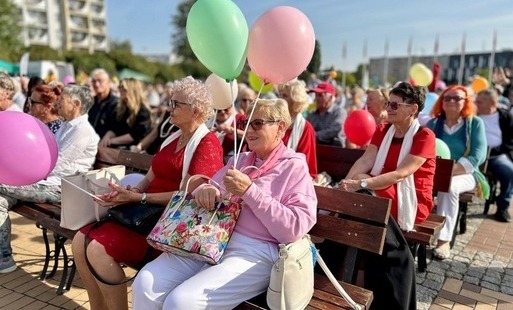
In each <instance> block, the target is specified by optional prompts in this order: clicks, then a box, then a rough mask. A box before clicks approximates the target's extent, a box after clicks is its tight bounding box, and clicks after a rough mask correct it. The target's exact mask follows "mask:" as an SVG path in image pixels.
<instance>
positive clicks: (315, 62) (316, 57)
mask: <svg viewBox="0 0 513 310" xmlns="http://www.w3.org/2000/svg"><path fill="white" fill-rule="evenodd" d="M320 68H321V44H320V43H319V41H317V40H315V47H314V52H313V55H312V59H311V60H310V63H309V64H308V66H306V70H305V71H303V73H301V74H300V75H299V79H301V80H303V81H308V79H309V78H310V74H312V73H315V74H316V75H318V74H319V69H320Z"/></svg>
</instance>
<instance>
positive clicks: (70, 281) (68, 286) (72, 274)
mask: <svg viewBox="0 0 513 310" xmlns="http://www.w3.org/2000/svg"><path fill="white" fill-rule="evenodd" d="M67 265H68V267H71V271H70V273H69V277H68V282H67V283H66V291H69V290H70V289H71V285H72V284H73V278H75V272H76V271H77V267H76V266H75V261H74V260H73V258H69V259H68V262H67Z"/></svg>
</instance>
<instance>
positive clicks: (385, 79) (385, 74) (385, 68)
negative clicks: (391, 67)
mask: <svg viewBox="0 0 513 310" xmlns="http://www.w3.org/2000/svg"><path fill="white" fill-rule="evenodd" d="M387 83H388V38H387V39H386V40H385V57H384V59H383V86H384V87H387Z"/></svg>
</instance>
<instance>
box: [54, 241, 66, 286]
mask: <svg viewBox="0 0 513 310" xmlns="http://www.w3.org/2000/svg"><path fill="white" fill-rule="evenodd" d="M61 238H62V237H61ZM63 239H64V240H66V238H63ZM62 244H63V246H62V259H63V260H64V264H63V265H64V266H63V268H62V276H61V281H60V282H59V287H58V288H57V295H62V294H63V293H64V286H65V285H66V284H67V281H66V280H67V279H68V253H67V252H66V248H64V242H63V243H62ZM56 265H57V264H56Z"/></svg>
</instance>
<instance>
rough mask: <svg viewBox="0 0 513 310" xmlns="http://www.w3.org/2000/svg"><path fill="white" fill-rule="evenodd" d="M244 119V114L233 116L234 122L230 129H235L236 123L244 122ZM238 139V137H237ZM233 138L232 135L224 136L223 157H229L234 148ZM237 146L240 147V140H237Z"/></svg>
mask: <svg viewBox="0 0 513 310" xmlns="http://www.w3.org/2000/svg"><path fill="white" fill-rule="evenodd" d="M245 119H246V116H245V115H244V114H239V113H237V114H235V120H234V122H233V123H232V127H233V128H237V123H238V122H239V121H241V120H245ZM237 138H239V137H237ZM234 140H235V139H234V137H233V134H232V133H227V134H226V135H225V136H224V140H223V154H224V156H228V155H230V152H231V151H233V148H234ZM237 144H238V145H240V139H237Z"/></svg>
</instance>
